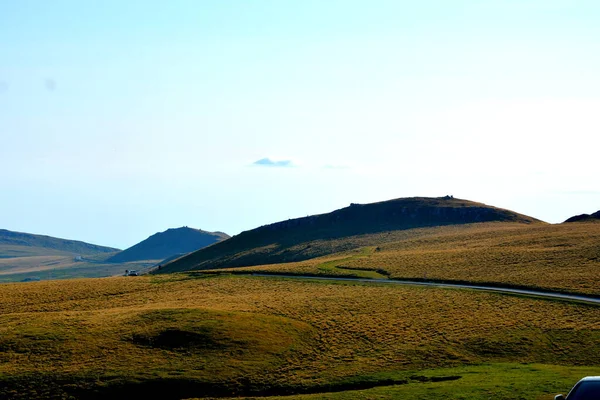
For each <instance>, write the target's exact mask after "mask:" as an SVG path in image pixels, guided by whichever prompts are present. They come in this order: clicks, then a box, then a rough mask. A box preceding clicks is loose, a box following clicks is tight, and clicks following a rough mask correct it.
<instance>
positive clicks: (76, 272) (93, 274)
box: [0, 255, 160, 283]
mask: <svg viewBox="0 0 600 400" xmlns="http://www.w3.org/2000/svg"><path fill="white" fill-rule="evenodd" d="M104 257H105V256H86V257H85V258H83V260H81V261H78V260H75V258H74V256H73V255H66V256H65V255H62V256H29V257H14V258H0V283H6V282H20V281H24V280H48V279H73V278H99V277H107V276H115V275H122V274H124V272H125V270H126V269H129V270H144V269H148V268H150V267H152V266H154V265H155V264H156V263H157V262H159V261H160V260H145V261H137V262H129V263H118V264H114V263H107V262H104V261H103V258H104Z"/></svg>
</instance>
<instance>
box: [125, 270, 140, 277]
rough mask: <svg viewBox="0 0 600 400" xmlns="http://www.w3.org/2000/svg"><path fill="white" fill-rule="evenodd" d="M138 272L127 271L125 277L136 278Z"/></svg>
mask: <svg viewBox="0 0 600 400" xmlns="http://www.w3.org/2000/svg"><path fill="white" fill-rule="evenodd" d="M138 275H139V274H138V272H137V271H135V270H131V271H127V276H138Z"/></svg>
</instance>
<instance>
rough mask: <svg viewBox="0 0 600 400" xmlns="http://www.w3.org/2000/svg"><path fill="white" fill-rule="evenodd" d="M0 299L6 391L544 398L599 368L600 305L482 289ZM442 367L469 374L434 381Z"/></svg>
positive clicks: (291, 288)
mask: <svg viewBox="0 0 600 400" xmlns="http://www.w3.org/2000/svg"><path fill="white" fill-rule="evenodd" d="M0 304H2V307H1V308H0V397H2V398H39V397H42V398H44V397H45V398H48V397H51V396H57V397H58V396H68V395H73V396H76V397H78V398H84V399H85V398H106V397H110V398H115V399H116V398H128V397H131V396H134V395H135V396H134V397H140V396H142V397H143V396H153V395H154V396H156V395H161V396H162V398H183V397H194V396H196V397H197V396H199V395H201V394H204V395H207V394H212V395H218V396H222V395H244V394H246V395H247V394H265V393H266V394H276V393H278V394H290V393H294V392H311V391H317V392H319V391H328V390H332V389H340V388H341V389H350V388H352V387H368V385H372V386H373V385H374V386H377V385H389V383H391V382H396V383H400V382H405V381H406V382H407V383H408V386H406V387H414V388H415V393H420V394H419V396H421V394H422V395H423V397H415V398H423V399H426V398H434V397H431V393H438V394H439V393H444V391H445V390H447V389H448V388H453V389H452V393H453V396H454V397H452V398H473V399H480V398H481V399H483V398H488V397H490V396H491V397H494V396H495V395H498V397H497V398H508V395H507V393H513V394H515V396H514V397H512V398H534V399H541V398H544V397H543V396H545V395H548V394H549V393H554V392H559V391H564V390H565V388H566V387H567V386H568V385H569V384H571V383H572V382H573V381H574V380H576V378H578V377H579V376H580V375H581V374H588V373H589V371H591V370H592V369H591V368H587V369H584V368H582V367H583V366H596V367H598V366H600V308H598V307H592V306H585V305H578V304H570V303H564V302H556V301H546V300H535V299H527V298H521V297H515V296H502V295H498V294H489V293H478V292H470V291H459V290H442V289H426V288H411V287H388V286H377V285H376V286H367V285H355V284H332V283H325V282H310V283H309V282H292V281H286V280H273V279H268V280H267V279H258V278H249V277H227V276H224V277H212V278H202V279H199V278H195V277H194V276H193V275H169V276H158V277H137V278H107V279H94V280H72V281H51V282H36V283H28V284H7V285H1V286H0ZM465 310H468V313H467V312H465ZM518 363H541V364H543V365H531V366H528V365H517V364H518ZM552 365H561V366H560V367H559V366H552ZM466 366H471V367H469V368H470V369H469V368H465V367H466ZM535 371H538V372H535ZM436 375H444V376H448V375H457V376H460V377H461V378H460V379H458V380H456V381H453V382H438V383H434V382H431V380H430V379H428V378H427V377H431V376H436ZM487 375H492V376H495V377H497V379H496V378H495V379H493V380H492V382H490V381H489V378H487V379H484V377H485V376H487ZM519 376H523V377H524V376H528V377H529V378H530V379H531V381H530V384H529V385H526V384H525V383H524V382H523V379H522V378H519ZM501 377H504V378H505V379H504V380H502V379H501ZM555 378H557V379H555ZM423 380H424V381H426V382H425V383H417V382H419V381H423ZM411 382H412V383H411ZM154 385H156V386H154ZM365 385H367V386H365ZM411 385H414V386H411ZM511 385H512V388H511ZM421 388H422V389H421ZM161 390H162V392H161ZM398 390H399V392H397V391H398ZM402 390H404V389H403V387H402V386H386V387H381V388H376V389H371V390H370V391H369V392H368V393H367V394H366V396H368V397H371V396H373V397H375V398H377V397H382V398H386V397H387V398H389V396H394V395H395V393H405V392H402ZM357 393H358V392H346V393H344V397H346V396H348V397H352V396H354V397H357V398H360V397H364V396H362V395H361V396H358V395H357ZM427 393H429V394H427ZM461 393H462V395H460V394H461ZM469 393H471V394H473V395H470V394H469ZM94 394H95V395H96V396H97V397H94ZM363 394H364V393H363ZM467 394H469V395H468V396H467ZM459 395H460V396H459ZM319 396H321V395H319ZM328 396H331V398H338V397H341V394H337V395H333V394H332V395H328ZM425 396H430V397H425ZM438 398H440V397H438Z"/></svg>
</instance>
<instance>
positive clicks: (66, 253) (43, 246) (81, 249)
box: [0, 229, 127, 282]
mask: <svg viewBox="0 0 600 400" xmlns="http://www.w3.org/2000/svg"><path fill="white" fill-rule="evenodd" d="M116 251H118V250H117V249H113V248H110V247H103V246H97V245H94V244H89V243H85V242H80V241H75V240H67V239H60V238H54V237H50V236H43V235H33V234H29V233H21V232H12V231H7V230H4V229H0V282H15V281H19V280H23V279H56V278H76V277H98V276H107V275H109V276H110V275H114V274H116V273H122V271H124V270H125V269H127V266H122V267H121V266H119V268H118V269H117V266H115V265H104V264H102V263H101V261H102V260H103V259H105V258H106V257H108V256H110V255H111V254H112V253H115V252H116ZM76 257H83V260H81V261H80V260H75V258H76Z"/></svg>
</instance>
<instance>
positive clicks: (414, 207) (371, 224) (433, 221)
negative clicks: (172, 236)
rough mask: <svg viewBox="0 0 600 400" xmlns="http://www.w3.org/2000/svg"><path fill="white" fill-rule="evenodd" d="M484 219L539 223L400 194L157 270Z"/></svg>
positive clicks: (271, 256) (249, 235)
mask: <svg viewBox="0 0 600 400" xmlns="http://www.w3.org/2000/svg"><path fill="white" fill-rule="evenodd" d="M486 221H504V222H516V223H527V224H531V223H537V222H540V221H538V220H535V219H534V218H531V217H527V216H524V215H521V214H517V213H515V212H512V211H508V210H503V209H498V208H495V207H490V206H487V205H484V204H481V203H475V202H471V201H467V200H461V199H454V198H421V197H415V198H404V199H396V200H390V201H384V202H380V203H372V204H364V205H360V204H354V205H351V206H350V207H346V208H343V209H340V210H337V211H334V212H331V213H329V214H322V215H315V216H310V217H305V218H298V219H293V220H288V221H282V222H278V223H275V224H271V225H267V226H262V227H260V228H256V229H253V230H251V231H246V232H242V233H241V234H239V235H237V236H234V237H232V238H230V239H228V240H226V241H223V242H221V243H217V244H215V245H212V246H209V247H207V248H205V249H201V250H199V251H196V252H194V253H192V254H189V255H188V256H185V257H182V258H180V259H178V260H175V261H173V262H171V263H169V264H167V265H165V266H164V267H163V269H162V270H161V272H176V271H184V270H194V269H209V268H227V267H241V266H249V265H259V264H271V263H280V262H293V261H301V260H306V259H310V258H314V257H318V256H323V255H326V254H332V253H336V252H340V251H347V250H351V249H353V248H357V247H360V246H367V245H377V244H378V243H379V242H380V241H381V240H382V239H383V240H385V239H386V237H387V235H388V234H395V233H397V232H398V231H403V230H407V229H412V228H418V227H426V226H440V225H454V224H465V223H474V222H486Z"/></svg>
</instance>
